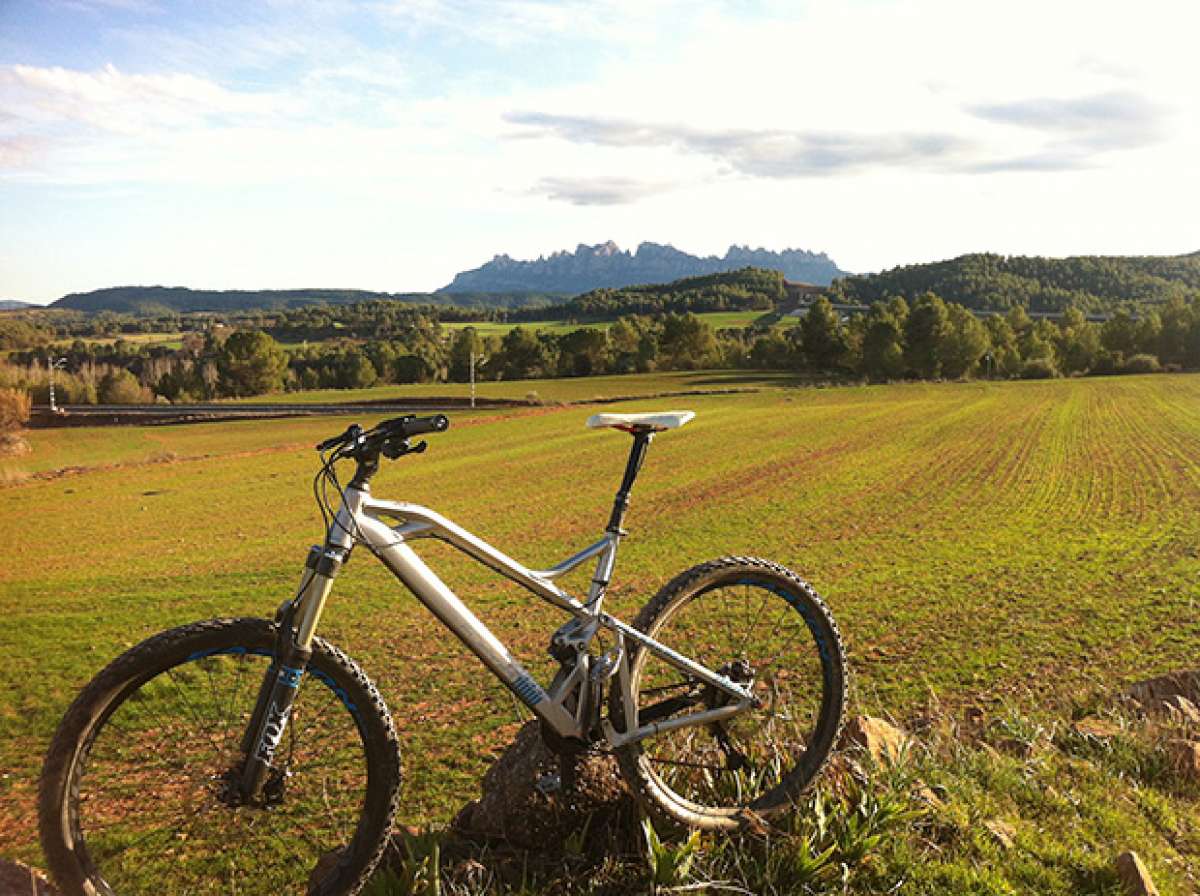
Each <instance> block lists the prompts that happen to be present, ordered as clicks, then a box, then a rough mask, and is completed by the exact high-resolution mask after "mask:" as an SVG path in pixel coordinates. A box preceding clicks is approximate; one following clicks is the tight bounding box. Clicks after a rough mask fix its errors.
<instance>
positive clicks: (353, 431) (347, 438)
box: [317, 423, 363, 451]
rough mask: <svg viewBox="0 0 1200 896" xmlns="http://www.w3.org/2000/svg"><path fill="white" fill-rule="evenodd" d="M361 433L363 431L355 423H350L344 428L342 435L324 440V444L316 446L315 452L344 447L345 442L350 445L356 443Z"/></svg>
mask: <svg viewBox="0 0 1200 896" xmlns="http://www.w3.org/2000/svg"><path fill="white" fill-rule="evenodd" d="M362 431H363V429H362V427H361V426H359V425H358V424H357V423H351V424H350V425H349V426H347V427H346V431H345V432H344V433H342V434H341V435H340V436H334V437H333V438H331V439H326V440H325V441H324V442H321V443H320V444H318V445H317V450H318V451H328V450H329V449H330V448H336V447H338V446H339V445H345V444H346V443H347V442H350V443H354V442H357V441H358V438H359V436H361V435H362Z"/></svg>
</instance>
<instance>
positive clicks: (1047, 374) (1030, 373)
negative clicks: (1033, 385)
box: [1019, 358, 1058, 380]
mask: <svg viewBox="0 0 1200 896" xmlns="http://www.w3.org/2000/svg"><path fill="white" fill-rule="evenodd" d="M1019 376H1020V377H1021V379H1023V380H1050V379H1054V378H1055V377H1056V376H1058V368H1057V367H1055V366H1054V362H1053V361H1051V360H1050V359H1049V358H1030V359H1029V360H1028V361H1026V362H1025V363H1024V364H1022V365H1021V372H1020V374H1019Z"/></svg>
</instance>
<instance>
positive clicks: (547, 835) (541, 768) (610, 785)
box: [452, 720, 637, 850]
mask: <svg viewBox="0 0 1200 896" xmlns="http://www.w3.org/2000/svg"><path fill="white" fill-rule="evenodd" d="M572 761H573V765H574V768H573V777H574V783H573V784H571V783H570V781H568V782H567V783H564V784H561V786H556V785H558V783H559V782H558V776H559V774H560V762H559V756H558V755H557V754H556V753H554V752H552V751H551V750H550V749H549V748H548V747H547V746H546V744H545V742H544V741H543V740H542V733H541V728H540V723H539V722H538V721H536V720H534V721H531V722H527V723H526V724H525V725H524V726H523V727H522V728H521V730H520V731H518V732H517V736H516V737H515V738H513V742H512V743H511V744H510V745H509V746H508V748H507V749H505V751H504V752H503V753H502V754H501V755H500V756H499V758H497V759H496V761H495V762H494V763H493V764H492V767H491V768H489V769H488V771H487V774H486V775H484V778H483V792H482V794H481V795H480V798H479V799H477V800H472V801H471V802H470V803H468V804H467V805H466V806H464V807H463V808H462V809H461V810H459V813H458V815H457V816H456V817H455V819H454V822H453V825H452V827H453V828H454V830H455V831H457V832H459V833H461V834H464V835H467V836H471V837H482V838H486V839H489V840H501V841H504V842H506V843H508V844H510V845H512V846H517V847H522V848H525V849H538V850H558V849H561V848H562V846H563V843H564V842H565V841H566V840H567V839H568V838H569V837H571V836H572V835H573V834H575V833H576V832H577V831H579V830H580V829H581V828H582V827H583V826H584V825H585V824H588V825H589V830H590V831H592V832H597V831H601V830H606V829H607V830H608V832H609V833H611V834H613V835H614V836H615V835H619V834H620V833H621V829H622V828H624V827H628V829H629V831H630V832H632V831H633V830H634V828H635V827H636V821H635V819H636V818H637V808H636V805H635V803H634V799H633V796H632V795H631V794H630V793H629V791H628V790H627V789H626V787H625V782H624V780H623V778H622V777H621V774H620V770H619V769H618V768H617V761H616V759H615V758H614V757H613V756H611V755H601V754H592V753H583V754H580V755H579V756H577V757H575V758H574V759H573V760H563V762H572ZM567 777H568V778H569V777H571V776H570V775H568V776H567Z"/></svg>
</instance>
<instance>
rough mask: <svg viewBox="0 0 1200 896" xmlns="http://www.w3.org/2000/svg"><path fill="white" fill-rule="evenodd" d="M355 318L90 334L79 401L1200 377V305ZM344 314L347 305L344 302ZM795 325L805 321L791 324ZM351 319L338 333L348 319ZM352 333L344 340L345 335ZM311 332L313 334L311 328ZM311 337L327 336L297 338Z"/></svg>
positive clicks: (375, 311)
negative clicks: (1090, 311) (552, 387)
mask: <svg viewBox="0 0 1200 896" xmlns="http://www.w3.org/2000/svg"><path fill="white" fill-rule="evenodd" d="M348 308H350V309H351V310H352V322H351V323H350V324H347V323H345V322H341V321H334V320H332V319H331V318H329V317H328V316H323V315H326V314H327V313H330V310H329V309H326V310H325V312H322V310H321V309H320V308H316V307H314V308H310V309H299V310H296V311H288V312H280V313H279V314H272V315H264V316H263V317H261V318H258V319H257V324H255V323H251V322H249V321H245V320H243V321H242V322H240V323H239V325H237V326H229V325H223V324H215V323H214V324H210V325H209V326H208V327H207V329H205V330H194V331H189V332H185V333H184V334H183V336H182V339H181V340H180V344H179V346H178V347H173V346H171V345H161V344H160V345H153V344H151V345H146V344H138V343H136V342H133V341H129V340H125V339H120V338H118V339H116V340H115V341H112V342H98V341H85V340H83V339H75V340H74V341H73V342H72V343H71V344H70V345H69V346H65V347H64V346H62V345H61V344H60V345H58V346H56V347H55V354H57V355H60V356H61V357H64V358H65V359H66V364H65V369H64V370H63V371H62V373H61V374H60V376H59V384H60V389H61V392H60V397H61V399H62V400H63V401H64V402H66V403H77V404H86V403H97V402H99V403H130V402H148V401H156V400H158V401H171V402H189V401H198V400H209V399H216V398H227V397H244V396H250V395H260V394H267V393H271V392H280V391H285V390H286V391H298V390H307V389H323V388H340V389H357V388H365V387H368V386H373V385H377V384H382V383H415V382H439V381H447V380H449V381H454V382H463V381H465V380H466V379H467V378H468V376H469V375H470V367H471V356H472V354H474V355H475V357H476V360H477V362H481V363H479V364H478V369H477V376H478V377H479V378H481V379H504V380H520V379H528V378H538V377H578V376H589V375H597V374H606V373H632V372H648V371H654V370H695V369H705V368H726V369H733V368H754V369H772V370H789V371H795V372H798V373H804V374H809V375H811V376H813V377H815V378H828V379H831V380H845V381H849V380H860V381H868V382H887V381H893V380H904V379H926V380H928V379H962V378H969V377H976V376H983V377H989V378H1049V377H1057V376H1080V375H1087V374H1119V373H1151V372H1156V371H1160V370H1178V369H1196V368H1200V299H1197V298H1196V297H1194V296H1193V297H1192V298H1190V299H1189V300H1185V299H1183V298H1182V297H1179V296H1176V297H1173V298H1170V299H1169V300H1167V301H1166V302H1165V303H1164V304H1162V305H1161V306H1158V307H1157V308H1153V309H1142V310H1137V309H1134V308H1121V309H1120V310H1118V311H1117V312H1115V313H1114V314H1112V315H1111V316H1109V317H1108V318H1107V320H1105V321H1104V322H1103V323H1096V322H1092V321H1089V320H1088V319H1087V317H1086V316H1085V315H1084V313H1083V312H1082V311H1081V310H1080V309H1078V308H1076V307H1073V306H1072V307H1068V308H1067V309H1066V311H1064V312H1063V314H1062V315H1061V316H1060V317H1059V318H1058V319H1057V320H1050V319H1047V318H1040V319H1034V318H1032V317H1031V316H1030V315H1029V314H1028V313H1027V312H1026V311H1025V309H1024V308H1023V307H1021V306H1014V307H1013V308H1011V309H1010V310H1009V311H1008V312H1007V313H1005V314H987V315H980V314H978V313H975V312H972V311H971V310H970V309H968V308H966V307H964V306H963V305H960V304H958V303H954V302H946V301H945V300H943V299H942V298H941V297H939V296H937V295H936V294H934V293H925V294H923V295H921V296H919V297H918V298H917V299H916V300H915V301H914V302H912V303H911V304H910V303H909V302H908V301H906V300H905V299H904V298H902V297H899V296H892V297H890V298H888V299H887V300H886V301H880V302H875V303H874V304H872V305H871V306H870V309H869V311H867V312H866V313H859V314H854V315H851V316H849V317H845V316H844V315H842V314H841V313H839V312H838V311H837V310H836V309H835V308H834V306H833V305H832V304H831V303H830V302H829V300H828V299H827V298H825V297H820V298H818V299H817V300H816V301H814V302H813V303H812V304H811V305H810V306H809V307H808V308H807V310H806V311H805V312H804V313H803V314H802V315H800V316H799V317H789V318H787V319H786V320H787V321H788V322H787V323H781V322H775V318H774V316H772V315H768V316H767V317H766V319H765V320H764V323H763V324H762V325H755V326H750V327H742V328H733V329H721V330H715V329H714V328H713V327H711V326H709V324H708V323H707V322H706V321H705V320H703V319H701V318H700V317H698V316H697V315H696V314H695V313H693V312H691V311H685V312H682V313H675V312H670V311H668V312H666V313H660V312H656V313H653V314H640V315H639V314H633V315H624V316H621V317H618V318H617V319H616V320H615V321H613V322H612V323H611V324H610V325H608V326H607V327H604V326H581V327H579V328H578V329H574V330H570V331H567V332H565V333H560V334H551V333H546V332H539V331H537V330H534V329H532V328H527V327H522V326H516V327H514V328H513V329H512V330H510V331H509V332H507V333H506V334H505V335H503V336H482V335H480V334H479V333H477V332H476V330H475V329H474V328H472V327H469V326H468V327H465V328H461V329H454V330H450V329H448V328H446V327H443V326H442V325H441V323H440V322H439V321H438V319H437V317H436V315H433V314H430V313H426V312H423V311H420V310H416V309H412V308H408V307H405V306H396V305H387V304H386V303H366V304H364V305H361V306H348ZM340 310H344V309H339V311H340ZM791 321H795V322H794V323H791ZM335 323H336V324H339V325H340V326H338V327H335V326H334V324H335ZM331 331H332V332H336V333H339V334H340V335H337V336H333V337H329V336H328V334H329V333H330V332H331ZM306 334H307V335H306ZM301 335H306V338H307V337H312V338H313V340H314V341H307V342H303V343H301V344H298V345H297V344H289V345H286V346H285V345H281V344H280V339H281V338H282V337H287V338H289V339H294V338H296V337H298V336H301ZM49 356H50V352H49V349H48V348H47V347H46V346H45V345H41V346H37V347H34V348H25V349H18V350H11V351H9V353H8V360H7V362H6V363H3V364H0V387H9V388H17V389H24V390H29V391H31V392H32V394H33V397H34V400H35V401H39V402H43V401H45V399H46V391H47V390H46V387H47V382H46V359H47V358H48V357H49Z"/></svg>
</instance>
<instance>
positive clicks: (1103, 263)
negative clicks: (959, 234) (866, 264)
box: [833, 252, 1200, 312]
mask: <svg viewBox="0 0 1200 896" xmlns="http://www.w3.org/2000/svg"><path fill="white" fill-rule="evenodd" d="M833 291H834V292H835V293H836V294H838V295H839V296H840V297H842V298H843V299H844V300H845V301H847V302H848V303H853V304H869V303H871V302H875V301H878V300H880V299H883V298H885V297H887V296H903V297H905V298H906V299H909V300H911V299H913V298H915V297H917V296H919V295H921V294H922V293H925V292H935V293H937V294H938V295H939V296H941V297H942V298H943V299H946V300H947V301H952V302H957V303H959V304H961V305H965V306H967V307H968V308H974V309H985V310H1004V309H1006V308H1011V307H1013V306H1014V305H1024V306H1025V307H1027V308H1028V309H1029V310H1031V311H1051V312H1053V311H1061V310H1063V309H1064V308H1066V307H1067V306H1069V305H1074V306H1076V307H1078V308H1080V309H1081V310H1087V311H1106V310H1111V309H1113V308H1115V307H1116V306H1117V305H1120V304H1121V303H1123V302H1138V303H1162V302H1165V301H1167V300H1168V299H1170V298H1171V297H1172V296H1188V295H1194V294H1196V293H1198V292H1200V252H1193V253H1191V254H1190V255H1175V256H1170V255H1167V256H1136V255H1134V256H1120V255H1080V256H1074V257H1070V258H1043V257H1040V256H1019V255H1017V256H1004V255H992V254H977V255H963V256H960V257H958V258H952V259H950V260H948V261H938V262H933V263H930V264H914V265H905V266H903V267H897V268H892V269H891V270H888V271H882V272H881V273H878V274H865V275H862V276H848V277H843V278H842V279H840V280H838V281H837V282H836V283H835V284H834V289H833Z"/></svg>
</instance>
